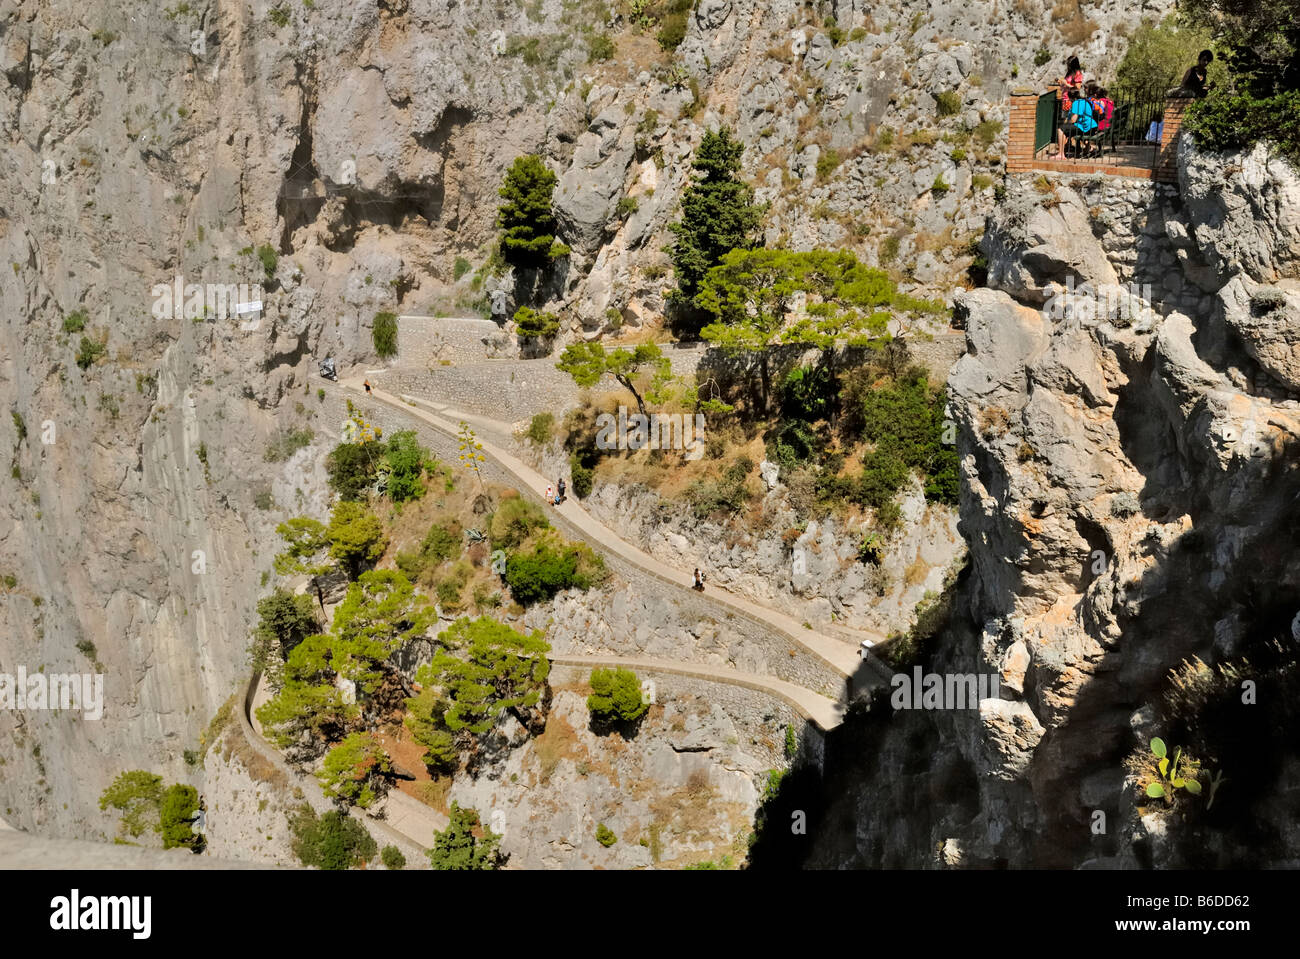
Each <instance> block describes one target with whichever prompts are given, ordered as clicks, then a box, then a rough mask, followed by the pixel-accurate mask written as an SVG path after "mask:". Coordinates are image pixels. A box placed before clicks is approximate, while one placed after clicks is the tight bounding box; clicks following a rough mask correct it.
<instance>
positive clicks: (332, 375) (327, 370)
mask: <svg viewBox="0 0 1300 959" xmlns="http://www.w3.org/2000/svg"><path fill="white" fill-rule="evenodd" d="M320 375H321V376H323V377H325V379H327V380H333V381H334V382H336V383H337V382H338V379H339V375H338V373H337V372H335V370H334V359H333V357H329V356H327V357H325V359H324V360H323V361H322V362H321V365H320Z"/></svg>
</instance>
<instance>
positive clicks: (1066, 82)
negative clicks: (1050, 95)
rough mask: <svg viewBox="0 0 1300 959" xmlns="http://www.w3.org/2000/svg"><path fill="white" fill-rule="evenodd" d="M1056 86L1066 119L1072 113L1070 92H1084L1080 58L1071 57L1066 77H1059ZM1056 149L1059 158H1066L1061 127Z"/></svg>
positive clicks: (1067, 61) (1058, 129) (1057, 134)
mask: <svg viewBox="0 0 1300 959" xmlns="http://www.w3.org/2000/svg"><path fill="white" fill-rule="evenodd" d="M1056 85H1057V87H1058V88H1059V90H1060V98H1061V117H1062V119H1064V117H1065V116H1066V115H1067V114H1068V113H1069V112H1070V91H1071V90H1079V91H1082V90H1083V66H1082V65H1081V64H1080V63H1079V58H1078V57H1070V59H1068V60H1066V61H1065V76H1063V77H1057V78H1056ZM1056 149H1057V155H1058V156H1065V131H1064V130H1062V129H1061V128H1060V126H1059V125H1058V126H1057V130H1056Z"/></svg>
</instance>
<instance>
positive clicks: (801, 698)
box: [546, 653, 844, 729]
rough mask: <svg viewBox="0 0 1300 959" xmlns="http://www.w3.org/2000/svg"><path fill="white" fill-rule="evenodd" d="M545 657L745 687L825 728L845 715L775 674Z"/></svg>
mask: <svg viewBox="0 0 1300 959" xmlns="http://www.w3.org/2000/svg"><path fill="white" fill-rule="evenodd" d="M546 658H547V659H549V660H550V661H551V663H552V665H555V666H583V667H606V668H608V667H622V668H623V669H634V670H635V669H639V670H641V671H642V672H651V673H672V674H673V675H675V676H687V677H690V678H691V679H704V680H708V681H709V682H714V683H729V684H731V685H732V686H743V687H744V688H746V689H753V690H757V691H758V692H761V693H767V694H768V695H770V696H775V697H776V698H778V699H780V700H783V701H784V702H786V703H788V704H789V705H790V707H791V708H793V709H794V711H795V712H797V713H798V714H799V715H800V716H802V717H803V718H804V719H807V720H811V721H812V722H813V723H816V724H817V726H819V727H820V728H822V729H834V728H835V727H836V726H838V725H839V724H840V721H841V720H842V719H843V718H844V717H843V712H844V707H843V705H842V704H841V703H837V702H835V701H834V700H833V699H831V698H830V697H829V696H823V695H822V694H821V693H814V692H813V691H812V690H811V689H807V688H805V687H803V686H800V685H798V684H797V683H791V682H787V681H786V680H784V679H777V678H776V677H775V676H760V675H759V674H758V673H742V672H741V671H740V670H737V669H727V668H725V667H723V666H704V665H698V664H695V663H683V662H679V661H677V660H671V659H654V658H652V657H649V656H602V655H595V656H569V655H567V654H557V653H550V654H548V655H547V657H546Z"/></svg>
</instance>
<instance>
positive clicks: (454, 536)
mask: <svg viewBox="0 0 1300 959" xmlns="http://www.w3.org/2000/svg"><path fill="white" fill-rule="evenodd" d="M461 535H462V533H461V528H460V524H459V523H457V522H456V521H455V520H452V522H451V525H450V527H447V526H437V525H435V526H431V527H429V532H428V533H427V534H426V535H425V537H424V541H423V542H422V543H421V544H420V554H421V555H422V556H423V557H424V558H425V559H426V560H427V561H428V562H431V563H434V564H437V563H445V562H446V561H447V560H449V559H453V558H454V557H456V556H459V555H460V549H461Z"/></svg>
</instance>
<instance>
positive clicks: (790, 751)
mask: <svg viewBox="0 0 1300 959" xmlns="http://www.w3.org/2000/svg"><path fill="white" fill-rule="evenodd" d="M797 755H799V740H798V739H797V738H796V737H795V734H794V727H793V726H786V727H785V758H786V759H794V758H795V756H797Z"/></svg>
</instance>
